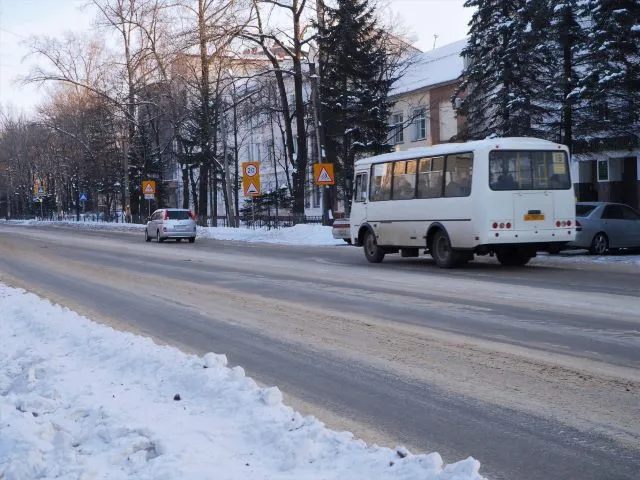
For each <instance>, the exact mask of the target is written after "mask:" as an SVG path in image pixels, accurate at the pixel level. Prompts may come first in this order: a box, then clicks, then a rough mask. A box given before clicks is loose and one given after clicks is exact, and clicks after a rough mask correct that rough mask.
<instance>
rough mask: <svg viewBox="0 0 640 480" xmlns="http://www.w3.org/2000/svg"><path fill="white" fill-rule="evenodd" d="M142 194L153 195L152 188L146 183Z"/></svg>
mask: <svg viewBox="0 0 640 480" xmlns="http://www.w3.org/2000/svg"><path fill="white" fill-rule="evenodd" d="M144 193H148V194H149V193H154V188H153V186H152V185H151V184H150V183H147V186H146V187H144Z"/></svg>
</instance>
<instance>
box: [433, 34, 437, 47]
mask: <svg viewBox="0 0 640 480" xmlns="http://www.w3.org/2000/svg"><path fill="white" fill-rule="evenodd" d="M436 40H438V34H437V33H434V34H433V48H434V49H435V48H436Z"/></svg>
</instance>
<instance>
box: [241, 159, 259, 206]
mask: <svg viewBox="0 0 640 480" xmlns="http://www.w3.org/2000/svg"><path fill="white" fill-rule="evenodd" d="M242 190H243V191H244V196H245V197H259V196H260V190H261V186H260V162H243V163H242Z"/></svg>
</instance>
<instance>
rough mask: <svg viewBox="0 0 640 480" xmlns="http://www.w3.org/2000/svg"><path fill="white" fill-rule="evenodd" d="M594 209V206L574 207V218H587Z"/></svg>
mask: <svg viewBox="0 0 640 480" xmlns="http://www.w3.org/2000/svg"><path fill="white" fill-rule="evenodd" d="M595 208H596V206H595V205H576V217H588V216H589V214H590V213H591V212H593V211H594V210H595Z"/></svg>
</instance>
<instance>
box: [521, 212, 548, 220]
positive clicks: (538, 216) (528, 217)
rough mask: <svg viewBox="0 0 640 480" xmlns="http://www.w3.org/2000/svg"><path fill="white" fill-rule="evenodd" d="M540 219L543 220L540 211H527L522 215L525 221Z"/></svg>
mask: <svg viewBox="0 0 640 480" xmlns="http://www.w3.org/2000/svg"><path fill="white" fill-rule="evenodd" d="M541 220H544V214H541V213H538V214H531V213H528V214H526V215H525V216H524V221H525V222H537V221H541Z"/></svg>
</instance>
